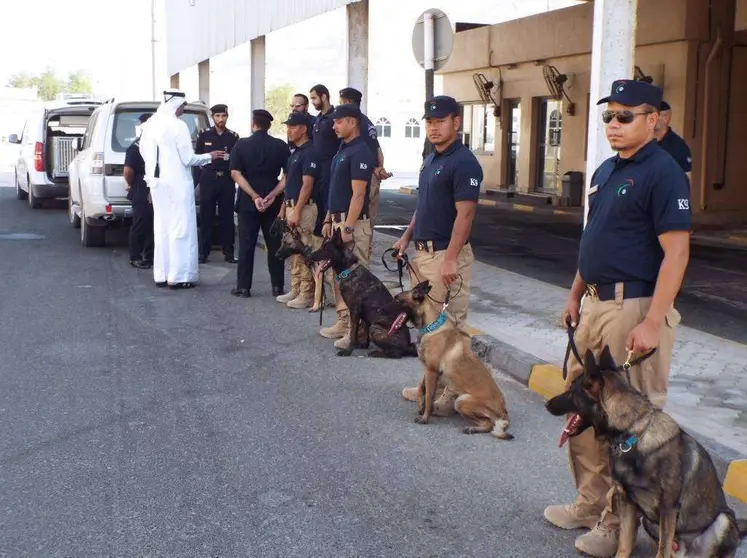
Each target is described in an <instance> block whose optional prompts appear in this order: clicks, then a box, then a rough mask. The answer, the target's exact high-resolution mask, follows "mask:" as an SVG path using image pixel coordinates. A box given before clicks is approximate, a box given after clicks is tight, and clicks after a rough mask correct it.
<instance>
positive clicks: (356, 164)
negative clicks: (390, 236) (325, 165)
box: [327, 136, 376, 214]
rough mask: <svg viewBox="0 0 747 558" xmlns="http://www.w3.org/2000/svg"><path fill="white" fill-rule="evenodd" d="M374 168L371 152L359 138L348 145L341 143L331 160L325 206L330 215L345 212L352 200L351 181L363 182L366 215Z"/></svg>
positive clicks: (364, 211)
mask: <svg viewBox="0 0 747 558" xmlns="http://www.w3.org/2000/svg"><path fill="white" fill-rule="evenodd" d="M375 166H376V161H375V160H374V158H373V156H372V155H371V150H370V149H369V148H368V147H367V146H366V143H365V141H364V140H363V138H362V137H361V136H358V137H357V138H355V139H354V140H352V141H350V142H349V143H345V142H343V143H342V145H341V146H340V150H339V151H338V152H337V155H335V157H334V159H332V171H331V175H330V179H329V199H328V205H327V208H328V210H329V212H330V213H343V212H347V211H348V209H349V208H350V200H351V199H352V198H353V184H352V181H353V180H365V181H366V199H365V201H364V202H363V213H365V214H368V197H369V195H370V189H371V177H372V176H373V171H374V167H375Z"/></svg>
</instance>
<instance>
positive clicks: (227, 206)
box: [200, 170, 236, 257]
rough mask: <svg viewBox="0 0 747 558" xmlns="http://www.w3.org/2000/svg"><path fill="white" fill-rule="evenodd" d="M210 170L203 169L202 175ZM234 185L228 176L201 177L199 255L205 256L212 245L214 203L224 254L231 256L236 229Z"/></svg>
mask: <svg viewBox="0 0 747 558" xmlns="http://www.w3.org/2000/svg"><path fill="white" fill-rule="evenodd" d="M209 172H210V171H208V170H205V171H203V177H205V175H206V174H208V173H209ZM235 196H236V187H235V185H234V182H233V180H232V179H231V177H230V176H221V177H211V178H208V179H205V178H203V180H201V181H200V256H201V257H207V256H208V255H209V254H210V249H211V248H212V246H213V223H214V222H215V205H216V204H218V230H219V232H220V243H221V247H222V248H223V255H224V256H233V244H234V237H235V236H236V229H235V228H234V225H233V206H234V200H235Z"/></svg>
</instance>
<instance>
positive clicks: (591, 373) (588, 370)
mask: <svg viewBox="0 0 747 558" xmlns="http://www.w3.org/2000/svg"><path fill="white" fill-rule="evenodd" d="M584 373H585V374H586V376H587V377H588V378H595V377H597V376H598V375H599V366H598V365H597V360H596V359H595V358H594V353H593V352H591V349H587V350H586V355H585V356H584Z"/></svg>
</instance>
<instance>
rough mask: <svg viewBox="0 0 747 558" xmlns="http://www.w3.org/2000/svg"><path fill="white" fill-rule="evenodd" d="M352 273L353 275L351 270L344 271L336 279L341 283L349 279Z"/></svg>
mask: <svg viewBox="0 0 747 558" xmlns="http://www.w3.org/2000/svg"><path fill="white" fill-rule="evenodd" d="M351 273H353V272H352V270H350V269H343V270H342V271H341V272H340V273H338V274H337V275H336V276H335V279H337V282H338V283H339V282H340V281H342V280H343V279H347V278H348V277H350V274H351Z"/></svg>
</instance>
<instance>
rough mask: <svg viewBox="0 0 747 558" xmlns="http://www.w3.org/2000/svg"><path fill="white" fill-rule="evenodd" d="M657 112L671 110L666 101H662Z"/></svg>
mask: <svg viewBox="0 0 747 558" xmlns="http://www.w3.org/2000/svg"><path fill="white" fill-rule="evenodd" d="M659 110H660V111H661V110H672V107H671V106H670V105H669V103H667V102H666V101H662V102H661V105H660V106H659Z"/></svg>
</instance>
